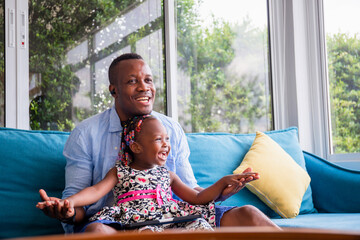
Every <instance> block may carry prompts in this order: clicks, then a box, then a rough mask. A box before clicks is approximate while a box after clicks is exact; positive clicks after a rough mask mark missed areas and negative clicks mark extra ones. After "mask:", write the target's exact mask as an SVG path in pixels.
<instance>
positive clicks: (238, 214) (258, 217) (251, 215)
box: [220, 205, 280, 229]
mask: <svg viewBox="0 0 360 240" xmlns="http://www.w3.org/2000/svg"><path fill="white" fill-rule="evenodd" d="M220 226H221V227H224V226H268V227H274V228H277V229H280V228H279V227H278V226H277V225H276V224H275V223H273V222H272V221H271V220H270V219H269V218H268V217H267V216H266V215H265V214H264V213H263V212H261V211H260V210H259V209H257V208H256V207H254V206H251V205H245V206H242V207H235V208H233V209H231V210H229V211H227V212H225V213H224V215H223V216H222V218H221V220H220Z"/></svg>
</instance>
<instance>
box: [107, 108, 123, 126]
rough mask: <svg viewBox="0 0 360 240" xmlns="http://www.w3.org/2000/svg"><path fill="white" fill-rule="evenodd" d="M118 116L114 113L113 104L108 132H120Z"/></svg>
mask: <svg viewBox="0 0 360 240" xmlns="http://www.w3.org/2000/svg"><path fill="white" fill-rule="evenodd" d="M122 130H123V128H122V126H121V123H120V118H119V115H118V114H117V112H116V109H115V104H114V105H113V106H112V108H111V109H110V127H109V132H122Z"/></svg>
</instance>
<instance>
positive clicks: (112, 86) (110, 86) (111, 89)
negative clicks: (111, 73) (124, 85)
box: [109, 84, 116, 97]
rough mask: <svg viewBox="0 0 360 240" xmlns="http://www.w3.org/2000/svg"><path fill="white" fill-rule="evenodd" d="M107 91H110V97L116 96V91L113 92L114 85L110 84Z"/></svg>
mask: <svg viewBox="0 0 360 240" xmlns="http://www.w3.org/2000/svg"><path fill="white" fill-rule="evenodd" d="M109 91H110V93H111V95H112V96H113V97H115V96H116V90H115V86H114V85H112V84H110V85H109Z"/></svg>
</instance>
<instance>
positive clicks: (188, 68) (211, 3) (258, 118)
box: [176, 0, 272, 133]
mask: <svg viewBox="0 0 360 240" xmlns="http://www.w3.org/2000/svg"><path fill="white" fill-rule="evenodd" d="M176 4H177V6H176V7H177V54H178V79H179V84H178V85H179V87H178V106H179V116H180V117H179V121H180V123H181V124H182V126H183V128H184V129H185V131H186V132H203V131H205V132H212V131H223V132H234V133H247V132H253V131H255V130H259V131H266V130H271V129H272V111H271V94H270V78H269V76H270V73H269V55H268V54H269V43H268V23H267V1H266V0H223V1H218V0H206V1H201V0H177V3H176Z"/></svg>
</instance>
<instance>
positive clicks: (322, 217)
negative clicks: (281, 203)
mask: <svg viewBox="0 0 360 240" xmlns="http://www.w3.org/2000/svg"><path fill="white" fill-rule="evenodd" d="M272 220H273V221H274V222H275V223H276V224H278V225H279V226H280V227H291V228H319V229H332V230H351V231H360V213H312V214H304V215H298V216H297V217H296V218H291V219H272Z"/></svg>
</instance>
